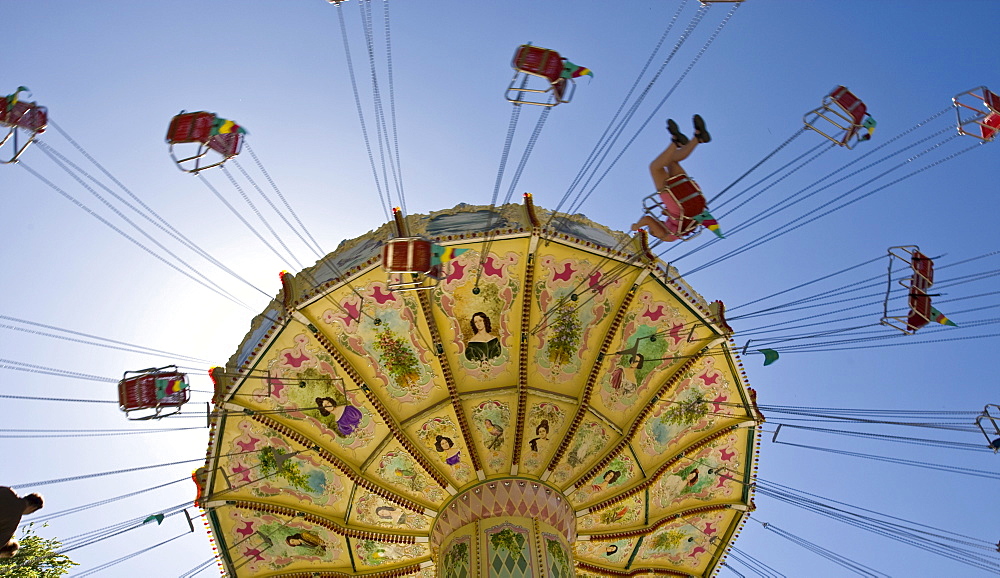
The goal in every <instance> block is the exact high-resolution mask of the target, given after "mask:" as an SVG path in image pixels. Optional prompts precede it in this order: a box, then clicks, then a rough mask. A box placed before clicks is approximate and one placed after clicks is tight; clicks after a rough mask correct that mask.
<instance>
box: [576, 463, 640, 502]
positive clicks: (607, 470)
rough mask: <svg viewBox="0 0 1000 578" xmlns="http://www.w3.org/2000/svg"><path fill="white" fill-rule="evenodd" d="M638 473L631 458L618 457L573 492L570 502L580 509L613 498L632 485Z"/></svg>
mask: <svg viewBox="0 0 1000 578" xmlns="http://www.w3.org/2000/svg"><path fill="white" fill-rule="evenodd" d="M637 472H638V468H636V465H635V460H633V459H632V457H631V456H629V455H625V454H621V455H618V456H616V457H615V458H614V459H612V460H611V462H610V463H608V465H607V466H605V467H604V468H602V469H601V470H600V472H599V473H598V474H597V476H596V477H594V478H593V479H591V480H590V481H588V482H586V483H584V484H583V485H582V486H580V489H578V490H577V491H575V492H573V493H572V494H571V495H570V496H569V499H570V502H571V503H572V504H573V505H574V507H577V508H579V507H580V506H582V505H583V504H587V503H592V502H598V501H600V500H604V499H607V498H611V497H613V496H615V495H617V494H618V493H619V492H620V491H621V490H622V488H625V487H626V486H630V485H632V483H633V482H634V481H635V479H636V478H637Z"/></svg>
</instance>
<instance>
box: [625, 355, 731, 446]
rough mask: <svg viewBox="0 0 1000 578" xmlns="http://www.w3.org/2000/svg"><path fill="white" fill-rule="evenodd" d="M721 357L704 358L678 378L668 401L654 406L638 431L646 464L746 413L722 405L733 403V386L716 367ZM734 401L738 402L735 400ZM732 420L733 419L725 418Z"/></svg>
mask: <svg viewBox="0 0 1000 578" xmlns="http://www.w3.org/2000/svg"><path fill="white" fill-rule="evenodd" d="M719 363H723V364H725V363H726V360H725V358H723V357H721V356H720V357H706V358H704V359H701V360H699V361H698V362H697V363H696V364H695V365H694V366H693V367H692V368H691V369H689V370H687V371H686V372H685V373H684V374H683V375H681V376H680V379H679V380H678V382H677V384H676V385H675V386H674V389H673V391H672V393H671V395H670V396H669V398H668V399H666V400H662V401H659V402H657V403H656V405H655V407H654V409H653V411H652V412H650V414H649V415H648V416H647V417H646V419H645V420H644V422H643V424H642V426H641V427H640V428H639V435H638V447H639V448H640V451H639V454H640V456H645V457H646V459H647V460H649V462H645V461H644V463H662V460H661V459H659V458H661V457H663V456H665V455H667V454H669V453H670V452H668V451H667V450H668V448H672V449H673V450H676V449H677V448H678V447H684V446H686V445H688V444H689V443H691V442H692V441H694V440H695V439H697V437H703V436H704V435H708V434H709V433H710V432H711V431H714V430H717V429H718V428H719V427H721V426H723V425H725V424H727V423H733V422H735V421H738V420H742V419H743V417H742V416H745V415H746V412H745V411H744V410H743V409H742V408H740V407H729V406H727V405H725V404H726V403H728V401H729V400H730V399H733V394H734V392H733V391H732V387H733V384H731V383H730V378H729V377H728V376H727V374H726V373H724V372H722V371H719V369H718V367H717V364H719ZM735 399H736V400H738V399H739V398H738V397H736V398H735ZM728 416H733V417H728Z"/></svg>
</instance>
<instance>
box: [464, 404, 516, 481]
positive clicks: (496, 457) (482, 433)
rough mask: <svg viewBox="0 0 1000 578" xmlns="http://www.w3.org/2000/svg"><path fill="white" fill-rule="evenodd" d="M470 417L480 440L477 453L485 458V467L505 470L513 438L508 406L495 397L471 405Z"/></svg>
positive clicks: (512, 426) (493, 469)
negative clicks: (479, 447) (480, 446)
mask: <svg viewBox="0 0 1000 578" xmlns="http://www.w3.org/2000/svg"><path fill="white" fill-rule="evenodd" d="M471 417H472V424H473V427H474V428H476V431H477V433H478V434H479V438H480V440H481V444H482V448H481V449H480V452H479V455H480V457H482V458H483V459H484V460H485V462H486V463H485V467H486V468H488V469H489V470H491V471H494V472H495V471H500V470H505V469H506V466H507V464H509V461H510V457H509V455H510V446H511V444H512V440H513V439H514V424H513V423H511V412H510V406H509V405H508V404H507V403H506V402H503V401H499V400H495V399H491V400H487V401H483V402H480V403H476V404H475V405H473V406H472V410H471Z"/></svg>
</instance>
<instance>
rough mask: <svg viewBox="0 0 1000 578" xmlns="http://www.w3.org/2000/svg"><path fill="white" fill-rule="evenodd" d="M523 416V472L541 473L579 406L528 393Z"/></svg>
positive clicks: (521, 467) (521, 469)
mask: <svg viewBox="0 0 1000 578" xmlns="http://www.w3.org/2000/svg"><path fill="white" fill-rule="evenodd" d="M526 407H527V408H528V409H527V412H526V413H525V418H524V435H523V440H522V443H523V445H522V447H521V466H520V469H519V472H518V473H520V474H525V475H527V474H531V475H535V476H541V474H542V471H544V469H545V466H546V465H548V463H549V460H550V459H551V458H552V454H553V453H555V451H556V449H557V448H558V447H559V440H561V439H562V438H563V437H564V436H565V435H566V429H567V428H568V427H569V422H570V420H571V419H572V416H573V414H574V413H575V412H576V405H575V404H570V403H566V402H563V401H553V400H552V399H550V398H548V397H542V396H539V395H529V396H528V400H527V403H526Z"/></svg>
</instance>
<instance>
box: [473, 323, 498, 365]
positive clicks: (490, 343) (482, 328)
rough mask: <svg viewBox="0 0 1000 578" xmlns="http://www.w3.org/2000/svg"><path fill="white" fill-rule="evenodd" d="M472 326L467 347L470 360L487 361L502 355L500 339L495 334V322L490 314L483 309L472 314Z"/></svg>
mask: <svg viewBox="0 0 1000 578" xmlns="http://www.w3.org/2000/svg"><path fill="white" fill-rule="evenodd" d="M469 324H470V326H471V328H472V337H470V338H469V341H468V343H467V344H466V348H465V358H466V359H468V360H469V361H475V362H479V363H484V362H487V361H489V360H491V359H494V358H497V357H500V355H501V353H502V351H501V349H500V339H499V338H498V337H497V336H496V335H493V324H492V323H491V322H490V318H489V316H487V315H486V314H485V313H483V312H482V311H478V312H476V313H474V314H473V315H472V320H471V321H470V322H469Z"/></svg>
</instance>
